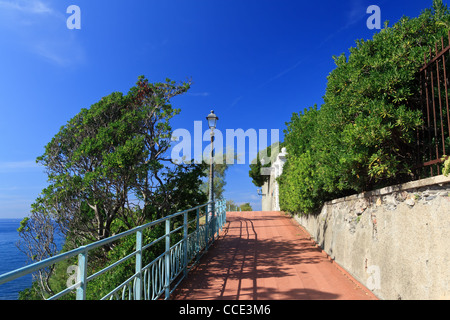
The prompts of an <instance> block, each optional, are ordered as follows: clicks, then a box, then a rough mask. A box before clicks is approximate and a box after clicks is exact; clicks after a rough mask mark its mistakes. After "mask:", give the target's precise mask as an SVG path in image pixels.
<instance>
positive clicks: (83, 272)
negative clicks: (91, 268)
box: [77, 250, 88, 300]
mask: <svg viewBox="0 0 450 320" xmlns="http://www.w3.org/2000/svg"><path fill="white" fill-rule="evenodd" d="M87 258H88V251H87V250H86V251H83V252H82V253H80V254H79V255H78V273H77V282H79V283H80V286H79V287H78V288H77V300H86V287H87Z"/></svg>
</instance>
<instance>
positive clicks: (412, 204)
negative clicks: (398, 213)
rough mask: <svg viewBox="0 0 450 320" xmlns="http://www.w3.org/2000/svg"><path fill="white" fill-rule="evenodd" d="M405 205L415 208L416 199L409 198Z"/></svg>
mask: <svg viewBox="0 0 450 320" xmlns="http://www.w3.org/2000/svg"><path fill="white" fill-rule="evenodd" d="M405 203H406V204H407V205H408V206H410V207H414V205H415V204H416V201H414V199H412V198H409V199H406V200H405Z"/></svg>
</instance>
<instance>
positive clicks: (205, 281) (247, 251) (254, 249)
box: [174, 215, 339, 300]
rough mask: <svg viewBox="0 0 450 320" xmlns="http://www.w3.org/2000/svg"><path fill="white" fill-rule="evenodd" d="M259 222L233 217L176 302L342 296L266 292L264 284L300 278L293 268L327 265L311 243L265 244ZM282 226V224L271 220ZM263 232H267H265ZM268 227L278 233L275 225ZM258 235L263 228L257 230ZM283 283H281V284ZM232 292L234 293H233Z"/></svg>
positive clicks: (303, 239) (300, 290)
mask: <svg viewBox="0 0 450 320" xmlns="http://www.w3.org/2000/svg"><path fill="white" fill-rule="evenodd" d="M258 219H264V220H265V221H266V222H267V221H268V220H270V219H271V217H270V216H267V217H263V218H254V217H252V218H251V219H250V218H247V217H245V216H244V215H241V216H234V217H233V218H231V219H230V221H228V222H227V226H226V227H225V228H224V232H223V233H222V235H221V238H220V239H219V240H218V241H216V242H215V243H214V245H213V246H211V248H210V250H209V252H208V253H206V254H205V255H204V256H203V258H202V259H201V261H200V263H199V265H198V266H197V267H196V268H195V269H194V270H193V271H192V272H191V273H190V274H189V276H188V278H187V279H186V280H185V281H184V283H182V284H181V288H180V289H177V290H176V291H175V295H174V297H175V299H190V297H193V296H195V297H199V295H198V293H201V294H200V297H202V298H201V299H226V300H239V299H255V300H256V299H263V300H274V299H282V300H292V299H295V300H311V299H313V300H315V299H317V300H331V299H338V298H339V295H337V294H335V293H330V292H324V291H319V290H315V289H311V288H285V289H283V290H281V291H280V290H275V289H274V288H270V287H269V288H266V287H264V285H262V284H263V283H264V279H268V281H269V280H270V281H278V280H280V279H283V278H284V279H286V278H289V277H293V276H296V275H295V274H294V273H295V272H298V270H297V271H296V270H295V269H293V267H292V266H296V265H301V264H317V263H323V262H324V261H326V262H327V263H329V261H327V259H326V258H325V257H324V255H323V254H322V252H321V250H320V249H319V248H316V247H314V246H312V243H311V241H310V239H309V238H308V237H301V236H299V237H298V238H297V239H295V240H285V239H283V240H281V239H280V240H278V238H274V239H261V237H259V236H258V232H259V231H257V230H256V229H255V223H256V222H257V220H258ZM272 220H273V222H274V223H280V218H279V217H278V218H275V217H274V218H273V219H272ZM263 227H264V226H263ZM268 227H276V226H275V225H271V226H268ZM258 230H260V229H259V227H258ZM281 281H282V280H281ZM230 288H232V289H230Z"/></svg>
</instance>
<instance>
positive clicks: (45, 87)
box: [0, 0, 447, 218]
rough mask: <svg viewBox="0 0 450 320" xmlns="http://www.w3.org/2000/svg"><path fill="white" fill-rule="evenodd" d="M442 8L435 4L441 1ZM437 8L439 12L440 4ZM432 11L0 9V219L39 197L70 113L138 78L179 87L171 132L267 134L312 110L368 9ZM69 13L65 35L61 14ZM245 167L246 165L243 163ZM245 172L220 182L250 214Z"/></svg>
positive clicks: (194, 5)
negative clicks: (211, 123) (185, 86)
mask: <svg viewBox="0 0 450 320" xmlns="http://www.w3.org/2000/svg"><path fill="white" fill-rule="evenodd" d="M445 2H446V1H445ZM446 3H447V2H446ZM431 4H432V0H426V1H425V0H422V1H411V0H408V1H407V0H396V1H386V0H385V1H382V0H370V1H365V0H350V1H330V0H325V1H298V0H296V1H294V0H291V1H288V0H190V1H186V0H170V1H169V0H164V1H161V0H160V1H155V0H131V1H124V0H120V1H119V0H109V1H105V0H89V1H88V0H70V1H65V0H0V108H1V114H0V218H21V217H24V216H26V215H28V213H29V209H30V204H31V203H32V202H33V201H34V199H36V197H37V196H38V195H39V193H40V191H41V190H42V189H43V188H44V187H45V186H46V185H47V181H46V180H47V178H46V174H45V173H44V172H43V168H42V167H38V166H37V165H36V164H35V159H36V157H38V156H40V155H41V154H42V153H43V151H44V146H45V145H46V144H47V143H48V142H49V141H50V140H51V138H52V137H53V136H54V135H55V134H56V133H57V132H58V131H59V128H60V127H61V126H63V125H64V124H65V123H66V122H67V121H68V120H69V119H71V118H72V117H73V116H74V115H76V114H77V113H78V112H79V111H80V109H81V108H88V107H89V106H90V105H92V104H93V103H95V102H97V101H98V100H99V99H100V98H101V97H103V96H105V95H108V94H110V93H112V92H114V91H121V92H124V93H126V92H128V89H129V88H130V87H132V86H133V85H134V84H135V83H136V80H137V78H138V76H139V75H145V76H146V77H147V78H148V79H149V80H150V81H151V82H156V81H163V80H164V79H165V78H170V79H172V80H176V81H184V80H186V79H188V78H191V79H192V81H193V86H192V88H191V90H190V91H189V93H187V94H186V95H184V96H182V97H177V98H175V99H174V100H173V101H172V102H173V105H174V106H175V107H178V108H181V110H182V112H181V114H180V115H179V116H177V117H176V118H174V119H173V121H172V125H173V128H174V129H177V128H184V129H188V130H190V131H191V132H193V129H194V121H204V130H206V121H205V117H206V115H207V114H208V113H209V111H210V110H211V109H214V110H215V112H216V114H217V115H218V116H219V117H220V121H219V123H218V128H219V129H221V130H223V132H225V130H226V129H238V128H242V129H244V130H247V129H255V130H258V129H267V130H270V129H279V130H280V138H281V139H282V138H283V130H284V129H285V127H286V125H285V123H286V122H288V121H289V120H290V118H291V115H292V113H293V112H299V111H301V110H303V109H304V108H307V107H310V106H313V105H314V104H316V103H317V104H318V105H319V106H320V104H321V103H322V97H323V95H324V93H325V88H326V77H327V76H328V74H329V73H330V72H331V71H332V70H333V69H334V67H335V65H334V62H333V59H332V56H333V55H339V54H341V53H343V52H345V53H347V52H348V49H349V48H350V47H352V46H354V44H355V40H356V39H361V38H363V39H370V38H371V37H372V36H373V34H374V33H375V32H378V30H369V29H368V28H367V26H366V20H367V19H368V18H369V16H370V15H369V14H367V13H366V9H367V8H368V7H369V6H370V5H378V6H379V7H380V9H381V19H382V21H383V22H384V21H385V20H389V21H391V23H394V22H397V21H398V20H399V19H400V18H401V17H402V16H403V15H406V16H410V17H416V16H418V15H419V14H420V12H421V11H422V10H423V9H425V8H428V7H431ZM70 5H77V6H79V7H80V9H81V29H80V30H76V29H75V30H69V29H68V28H67V26H66V20H67V19H68V18H69V16H70V14H67V13H66V9H67V7H68V6H70ZM250 160H251V159H250ZM248 165H249V159H247V161H246V164H241V165H234V166H232V167H231V168H230V169H229V171H228V176H227V183H228V184H227V186H226V193H225V196H226V198H227V199H232V200H234V201H235V202H238V203H243V202H250V203H251V204H252V205H253V207H254V209H260V207H261V205H260V198H259V197H258V196H257V193H256V189H257V188H256V187H255V186H253V184H252V183H251V179H250V178H249V177H248V170H249V167H248Z"/></svg>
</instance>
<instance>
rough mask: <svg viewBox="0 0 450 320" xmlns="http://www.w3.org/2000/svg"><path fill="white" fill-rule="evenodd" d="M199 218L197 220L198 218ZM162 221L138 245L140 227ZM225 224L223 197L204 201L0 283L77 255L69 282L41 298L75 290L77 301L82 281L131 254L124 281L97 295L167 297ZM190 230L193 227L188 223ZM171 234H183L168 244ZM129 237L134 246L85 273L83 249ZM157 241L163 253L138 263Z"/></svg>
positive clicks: (13, 273) (6, 277)
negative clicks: (154, 234) (158, 232)
mask: <svg viewBox="0 0 450 320" xmlns="http://www.w3.org/2000/svg"><path fill="white" fill-rule="evenodd" d="M210 204H212V206H211V207H212V210H211V211H212V212H208V210H207V208H208V206H209V205H210ZM201 209H204V212H205V213H204V215H201V214H200V211H201ZM193 212H195V213H196V215H195V218H194V219H192V220H190V221H189V220H188V216H189V213H191V215H192V213H193ZM177 217H179V219H180V218H181V217H182V218H183V222H182V224H181V225H180V226H178V227H174V228H173V229H172V228H171V221H174V220H175V218H177ZM200 219H202V222H201V221H200ZM203 219H204V220H203ZM163 223H164V224H165V232H164V234H163V235H162V236H160V237H158V238H157V239H155V240H153V241H151V242H150V243H144V241H143V233H144V232H145V231H146V230H148V229H150V228H152V227H155V226H157V225H160V224H163ZM225 223H226V204H225V200H221V201H217V202H215V203H214V202H208V203H206V204H204V205H201V206H198V207H195V208H191V209H188V210H185V211H181V212H178V213H175V214H172V215H170V216H166V217H164V218H161V219H158V220H155V221H152V222H150V223H147V224H144V225H142V226H139V227H136V228H134V229H130V230H128V231H126V232H123V233H121V234H118V235H115V236H112V237H110V238H107V239H104V240H101V241H97V242H94V243H91V244H89V245H86V246H83V247H79V248H77V249H74V250H71V251H68V252H65V253H61V254H59V255H56V256H54V257H51V258H48V259H45V260H43V261H40V262H36V263H34V264H31V265H28V266H26V267H23V268H21V269H17V270H14V271H11V272H9V273H6V274H3V275H1V276H0V285H1V284H4V283H6V282H10V281H13V280H15V279H17V278H20V277H23V276H25V275H28V274H31V273H33V272H36V271H38V270H40V269H43V268H47V267H49V266H52V265H54V264H56V263H58V262H61V261H64V260H68V259H70V258H73V257H76V256H78V266H77V271H76V282H75V284H73V285H71V286H68V287H67V288H66V289H64V290H62V291H60V292H59V293H57V294H55V295H53V296H51V297H49V298H48V299H47V300H55V299H58V298H61V297H63V296H65V295H67V294H69V293H72V292H74V291H76V299H77V300H86V294H87V284H88V282H90V281H92V280H93V279H95V278H97V277H99V276H100V275H102V274H104V273H106V272H109V271H111V270H113V269H114V268H115V267H117V266H119V265H120V264H123V263H124V262H126V261H128V260H130V259H132V258H135V266H134V272H133V275H132V276H130V277H129V278H127V279H126V280H124V281H123V282H122V283H121V284H119V285H118V286H116V287H115V288H114V289H113V290H112V291H110V292H109V293H108V294H106V295H105V296H103V297H102V298H101V299H102V300H106V299H111V300H112V299H122V300H143V299H144V300H157V299H160V298H161V297H162V295H163V294H164V298H165V299H169V298H170V295H171V294H172V292H173V291H174V290H175V289H176V288H177V286H178V285H179V284H180V282H181V281H182V280H183V279H184V278H185V277H186V275H187V273H188V271H189V270H190V268H192V266H193V265H195V263H196V262H197V261H198V260H199V258H200V257H201V256H202V255H203V253H204V252H206V251H207V250H208V248H209V246H210V245H211V243H213V242H214V240H215V239H216V237H217V236H218V234H219V231H220V230H221V229H222V228H223V226H224V225H225ZM190 225H191V226H192V225H194V226H195V228H194V230H193V231H192V232H191V233H189V226H190ZM171 229H172V230H171ZM191 229H193V228H192V227H191ZM177 232H179V233H181V232H182V234H183V236H182V238H181V240H179V241H178V242H177V243H175V244H173V245H172V244H171V235H173V234H175V233H177ZM130 235H135V236H136V241H135V250H134V251H133V252H131V253H129V254H128V255H126V256H125V257H123V258H121V259H119V260H118V261H116V262H113V263H112V264H111V265H109V266H107V267H105V268H103V269H101V270H99V271H97V272H94V273H92V274H88V273H89V272H88V259H89V253H90V252H92V250H94V249H96V248H100V247H102V246H105V245H108V244H111V243H113V242H115V241H117V240H119V239H123V238H124V237H127V236H130ZM163 241H164V243H165V245H164V248H165V249H164V252H163V253H162V254H160V255H159V256H158V257H157V258H155V259H153V260H152V261H151V262H150V263H148V264H147V265H145V266H144V265H143V254H144V252H145V251H146V250H149V249H150V248H151V247H152V246H154V245H156V244H157V243H160V242H163Z"/></svg>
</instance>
